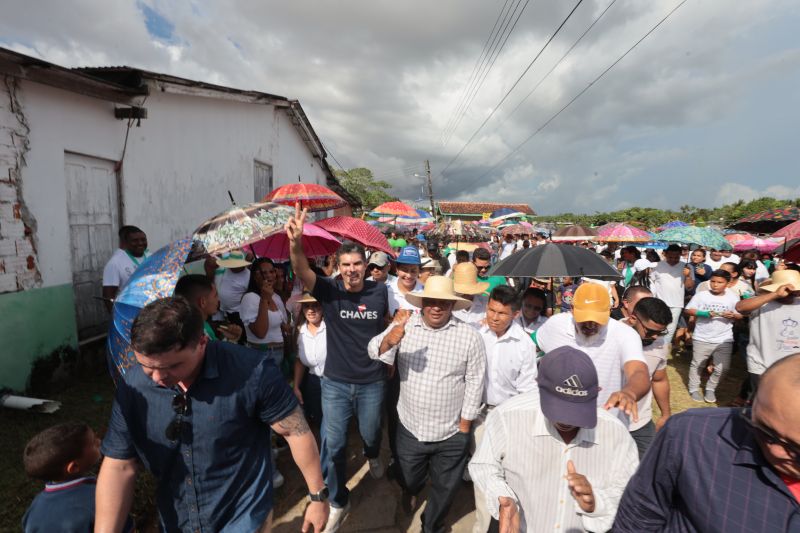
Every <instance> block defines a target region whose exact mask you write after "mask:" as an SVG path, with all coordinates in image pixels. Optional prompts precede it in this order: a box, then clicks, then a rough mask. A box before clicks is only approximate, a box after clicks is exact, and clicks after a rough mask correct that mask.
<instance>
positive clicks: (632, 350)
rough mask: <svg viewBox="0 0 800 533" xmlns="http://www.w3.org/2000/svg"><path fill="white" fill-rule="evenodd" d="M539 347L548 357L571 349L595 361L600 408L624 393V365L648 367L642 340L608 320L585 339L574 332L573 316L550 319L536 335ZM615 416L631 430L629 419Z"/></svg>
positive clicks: (621, 415) (620, 414) (565, 314)
mask: <svg viewBox="0 0 800 533" xmlns="http://www.w3.org/2000/svg"><path fill="white" fill-rule="evenodd" d="M536 344H538V345H539V348H541V349H542V351H544V353H545V357H547V353H549V352H551V351H552V350H555V349H556V348H559V347H561V346H572V347H573V348H577V349H578V350H581V351H582V352H584V353H586V355H588V356H589V357H590V358H591V359H592V362H593V363H594V366H595V369H596V370H597V379H598V383H599V385H600V394H599V395H598V397H597V405H598V407H602V406H603V404H605V403H606V400H608V397H609V396H611V394H612V393H614V392H617V391H619V390H621V389H622V386H623V382H624V380H625V378H624V376H625V374H624V370H623V367H624V366H625V363H627V362H629V361H641V362H642V363H645V364H646V363H647V361H646V360H645V358H644V355H643V354H642V339H641V337H639V335H638V334H637V333H636V331H634V329H633V328H632V327H630V326H626V325H625V324H620V323H619V322H617V321H616V320H609V321H608V324H607V325H606V326H605V327H602V328H600V331H599V332H598V333H597V334H596V335H592V336H591V337H589V338H586V337H584V336H583V335H579V334H578V333H577V331H576V330H575V321H574V320H573V316H572V313H559V314H557V315H553V316H551V317H550V318H549V319H548V320H547V322H545V323H544V325H542V326H541V327H540V328H539V329H538V330H537V331H536ZM612 414H614V415H615V416H617V417H618V418H619V419H620V420H621V421H622V422H623V423H624V424H625V426H628V417H627V415H626V414H625V413H624V412H622V411H619V412H618V410H617V409H614V410H613V412H612Z"/></svg>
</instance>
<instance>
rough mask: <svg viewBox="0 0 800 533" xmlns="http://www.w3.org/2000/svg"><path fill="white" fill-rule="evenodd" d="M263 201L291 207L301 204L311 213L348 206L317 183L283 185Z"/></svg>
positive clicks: (339, 197)
mask: <svg viewBox="0 0 800 533" xmlns="http://www.w3.org/2000/svg"><path fill="white" fill-rule="evenodd" d="M262 201H263V202H275V203H276V204H283V205H290V206H294V204H296V203H299V204H300V207H301V208H304V209H308V210H309V211H328V210H330V209H337V208H339V207H344V206H346V205H347V202H346V201H345V200H344V198H342V197H341V196H339V195H338V194H336V193H335V192H333V191H332V190H330V189H329V188H327V187H325V186H323V185H318V184H316V183H290V184H288V185H282V186H280V187H278V188H277V189H275V190H274V191H272V192H271V193H269V194H268V195H267V196H266V197H264V199H263V200H262Z"/></svg>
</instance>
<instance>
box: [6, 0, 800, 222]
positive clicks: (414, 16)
mask: <svg viewBox="0 0 800 533" xmlns="http://www.w3.org/2000/svg"><path fill="white" fill-rule="evenodd" d="M576 3H578V2H577V0H529V1H528V0H436V1H430V0H428V1H419V0H409V1H405V2H397V1H393V2H389V1H384V0H360V1H355V0H328V1H316V0H295V1H293V2H285V1H283V2H273V1H264V0H208V1H199V0H198V1H171V2H170V1H162V0H139V1H137V0H116V1H113V2H109V1H106V0H72V1H70V2H62V1H58V0H52V1H49V2H44V1H42V2H35V3H31V2H27V1H21V0H19V1H18V0H13V1H10V2H5V3H4V9H3V17H2V19H0V45H1V46H4V47H8V48H12V49H14V50H17V51H19V52H22V53H26V54H30V55H33V56H36V57H40V58H42V59H45V60H48V61H52V62H55V63H58V64H61V65H64V66H69V67H73V66H102V65H123V64H124V65H129V66H135V67H141V68H145V69H149V70H154V71H159V72H166V73H170V74H174V75H177V76H182V77H186V78H191V79H197V80H203V81H208V82H212V83H218V84H223V85H230V86H233V87H237V88H243V89H255V90H260V91H264V92H269V93H274V94H281V95H284V96H287V97H290V98H297V99H299V100H300V101H301V103H302V104H303V107H304V108H305V109H306V112H307V114H308V115H309V117H310V119H311V121H312V123H313V125H314V127H315V129H316V130H317V133H318V134H319V135H320V137H321V138H322V140H323V142H324V143H325V145H326V146H327V148H328V149H329V151H330V152H331V153H332V154H333V156H334V157H335V158H336V160H338V161H339V162H340V163H341V164H342V165H344V166H345V167H348V168H349V167H356V166H366V167H369V168H371V169H373V171H374V172H375V175H376V176H377V177H379V178H382V179H385V180H386V181H389V182H391V183H393V184H394V190H393V193H394V194H395V195H397V196H400V197H401V198H404V199H408V200H416V199H417V198H420V197H421V184H422V181H421V180H420V179H419V178H415V177H414V174H415V173H419V174H421V173H422V172H423V165H422V161H424V160H425V159H429V160H430V161H431V167H432V170H433V176H434V182H433V184H434V191H435V194H436V197H437V198H438V199H447V200H484V201H511V200H513V201H526V202H528V203H529V204H530V205H531V206H532V207H533V208H534V209H535V210H536V211H537V212H539V213H542V214H553V213H558V212H564V211H575V212H594V211H606V210H612V209H619V208H624V207H630V206H652V207H659V208H677V207H678V206H680V205H682V204H687V203H688V204H692V205H697V206H715V205H721V204H723V203H728V202H731V201H735V200H737V199H740V198H741V199H744V200H749V199H752V198H756V197H758V196H761V195H771V196H778V197H786V198H794V197H798V196H800V172H798V168H799V167H800V165H799V164H798V153H800V150H798V148H797V133H796V130H797V128H798V124H800V90H798V87H800V41H798V40H797V38H796V35H797V32H796V30H797V28H798V27H800V2H797V1H796V0H752V1H731V0H687V1H686V2H685V4H684V5H682V6H681V7H680V8H679V9H678V10H677V11H675V12H674V14H672V15H671V16H670V17H669V18H668V19H667V20H666V21H665V22H664V23H663V24H662V25H661V26H659V27H658V28H657V29H655V30H654V31H653V32H652V33H651V34H650V35H649V36H648V37H647V38H646V39H645V40H644V41H642V42H641V44H639V45H638V46H637V47H636V48H634V49H633V50H632V51H631V52H630V53H629V54H628V55H627V56H626V57H624V58H623V59H622V60H621V61H619V62H618V63H617V64H616V65H615V66H614V67H613V68H611V70H609V71H608V72H607V73H606V74H605V75H603V76H602V77H601V78H600V79H599V80H598V81H597V82H596V83H594V84H592V82H593V81H594V80H595V79H596V78H598V76H600V75H601V73H603V71H605V70H606V69H607V68H609V67H610V66H611V65H612V64H613V63H614V62H615V61H617V60H618V59H619V58H620V56H622V55H623V54H624V53H625V52H626V51H627V50H628V49H630V48H631V47H632V46H633V45H634V44H635V43H636V42H637V41H639V40H640V39H641V38H642V37H643V36H644V35H645V34H646V33H647V32H648V31H650V30H651V29H652V28H653V27H654V26H655V25H656V24H657V23H658V22H659V21H660V20H661V19H662V18H664V17H665V16H666V15H667V13H669V12H670V11H671V10H672V9H673V8H674V7H675V6H677V5H678V4H680V0H584V1H582V2H580V5H579V6H578V7H577V9H575V11H574V13H573V14H572V15H571V16H570V17H569V19H568V20H567V22H566V23H565V24H564V25H563V28H562V29H561V31H560V32H558V33H557V34H556V35H555V37H554V38H553V39H552V42H550V44H549V45H548V46H547V47H546V48H544V51H543V52H542V53H541V55H540V56H539V57H538V59H536V60H535V61H534V58H535V56H536V55H537V54H538V53H539V52H540V50H542V48H543V46H544V45H545V42H546V41H547V40H548V39H549V38H550V37H551V36H552V35H553V33H554V32H555V30H556V28H558V27H559V25H560V24H561V23H562V22H563V21H564V20H565V19H566V18H567V16H568V15H569V13H570V12H571V10H572V9H573V7H574V6H575V4H576ZM32 6H35V7H32ZM609 6H610V7H609ZM601 14H602V16H601ZM592 23H595V24H594V26H593V27H592V28H591V29H590V30H589V31H588V33H586V34H585V36H584V37H583V38H582V39H581V40H580V41H579V42H578V43H577V45H575V46H574V48H573V49H572V50H571V51H569V50H570V48H571V47H572V46H573V44H574V43H576V41H578V39H579V38H580V37H581V35H582V34H583V33H584V32H586V31H587V29H588V28H589V26H590V25H591V24H592ZM493 27H494V29H495V32H494V33H492V30H493ZM487 43H488V46H486V45H487ZM568 51H569V53H567V52H568ZM565 54H566V55H565ZM532 62H533V63H532ZM529 66H530V68H528V67H529ZM526 68H528V71H527V73H526V74H525V75H524V76H522V74H523V72H524V71H525V69H526ZM520 76H522V77H521V79H520ZM481 80H482V81H481ZM518 80H519V81H518ZM515 83H516V87H514V89H513V90H511V92H509V90H510V89H512V87H513V86H514V84H515ZM590 84H591V85H590ZM587 87H588V89H587ZM578 95H580V96H578ZM465 96H466V97H467V98H464V97H465ZM576 96H578V97H577V99H575V100H574V102H573V103H572V104H570V105H568V106H567V104H569V103H570V101H572V100H573V99H574V98H575V97H576ZM504 97H505V101H504V102H503V103H502V105H500V106H499V107H498V104H499V103H500V101H501V100H502V99H503V98H504ZM467 104H468V105H467ZM565 106H567V107H566V108H565V109H564V110H563V111H562V112H561V113H558V112H559V110H561V109H562V108H564V107H565ZM487 118H489V120H488V121H486V119H487ZM485 121H486V124H485V125H484V126H483V127H482V128H480V129H479V127H480V126H481V124H482V123H484V122H485ZM473 136H474V139H473V140H472V141H471V142H470V143H469V144H467V143H468V141H469V139H470V138H471V137H473ZM465 145H466V148H465ZM462 149H463V150H462ZM459 153H460V155H458V154H459ZM457 155H458V157H456V156H457ZM329 161H330V162H331V164H332V165H333V166H338V165H337V163H336V162H335V161H333V159H332V158H331V157H329Z"/></svg>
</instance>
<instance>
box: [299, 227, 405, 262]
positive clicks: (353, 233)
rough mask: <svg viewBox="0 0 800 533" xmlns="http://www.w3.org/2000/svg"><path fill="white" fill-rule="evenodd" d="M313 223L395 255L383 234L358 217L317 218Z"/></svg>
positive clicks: (343, 236)
mask: <svg viewBox="0 0 800 533" xmlns="http://www.w3.org/2000/svg"><path fill="white" fill-rule="evenodd" d="M314 224H315V225H317V226H319V227H321V228H323V229H325V230H326V231H328V232H330V233H333V234H334V235H338V236H340V237H342V238H345V239H350V240H351V241H355V242H357V243H360V244H362V245H364V246H367V247H369V248H374V249H376V250H380V251H382V252H386V253H387V254H389V255H391V256H392V257H394V255H395V253H394V250H392V247H391V246H389V241H387V240H386V237H385V236H384V234H383V233H381V232H380V230H379V229H378V228H375V227H373V226H370V225H369V224H367V223H366V222H364V221H363V220H361V219H360V218H353V217H331V218H324V219H322V220H318V221H316V222H314Z"/></svg>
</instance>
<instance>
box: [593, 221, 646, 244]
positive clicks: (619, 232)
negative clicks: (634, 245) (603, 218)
mask: <svg viewBox="0 0 800 533" xmlns="http://www.w3.org/2000/svg"><path fill="white" fill-rule="evenodd" d="M596 229H597V240H598V241H602V242H649V241H650V240H651V239H652V238H653V237H652V236H651V235H650V234H649V233H648V232H646V231H644V230H642V229H639V228H637V227H635V226H631V225H630V224H623V223H622V222H610V223H608V224H605V225H603V226H600V227H599V228H596Z"/></svg>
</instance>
